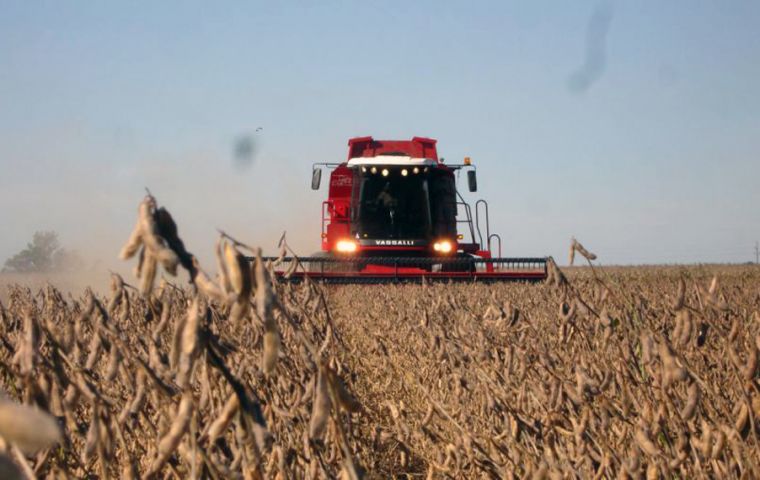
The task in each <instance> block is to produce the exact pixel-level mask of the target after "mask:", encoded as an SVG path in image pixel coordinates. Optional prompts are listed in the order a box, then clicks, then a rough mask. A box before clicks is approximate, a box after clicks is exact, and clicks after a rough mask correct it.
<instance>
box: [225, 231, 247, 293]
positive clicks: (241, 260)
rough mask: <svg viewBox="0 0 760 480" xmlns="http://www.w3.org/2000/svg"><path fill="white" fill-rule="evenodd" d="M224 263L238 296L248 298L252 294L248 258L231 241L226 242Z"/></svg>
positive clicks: (233, 289)
mask: <svg viewBox="0 0 760 480" xmlns="http://www.w3.org/2000/svg"><path fill="white" fill-rule="evenodd" d="M224 263H225V266H226V267H227V274H228V275H229V281H230V285H231V286H232V291H234V292H235V293H236V294H237V295H238V298H239V299H240V298H246V299H247V298H248V296H249V295H250V294H251V287H252V284H251V275H250V269H249V268H248V260H246V259H245V257H244V256H243V255H242V254H241V253H240V252H239V251H238V250H237V248H235V246H234V245H232V244H231V243H228V242H225V243H224Z"/></svg>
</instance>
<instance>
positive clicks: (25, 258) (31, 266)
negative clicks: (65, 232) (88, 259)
mask: <svg viewBox="0 0 760 480" xmlns="http://www.w3.org/2000/svg"><path fill="white" fill-rule="evenodd" d="M82 264H83V262H82V259H81V257H79V255H78V254H77V253H76V252H73V251H69V250H65V249H63V248H61V246H60V244H59V242H58V234H57V233H56V232H52V231H45V232H35V233H34V236H33V237H32V241H31V242H30V243H28V244H27V245H26V248H25V249H24V250H21V251H20V252H18V253H17V254H16V255H14V256H12V257H11V258H9V259H7V260H6V261H5V265H4V266H3V271H5V272H54V271H63V270H74V269H76V268H80V267H81V266H82Z"/></svg>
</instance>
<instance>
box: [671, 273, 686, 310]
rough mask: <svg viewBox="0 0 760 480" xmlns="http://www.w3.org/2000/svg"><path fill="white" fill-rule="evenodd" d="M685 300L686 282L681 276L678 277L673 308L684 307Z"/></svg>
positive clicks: (679, 308)
mask: <svg viewBox="0 0 760 480" xmlns="http://www.w3.org/2000/svg"><path fill="white" fill-rule="evenodd" d="M685 300H686V282H685V281H684V279H683V277H682V276H681V277H678V290H677V291H676V298H675V299H674V300H673V305H672V306H673V310H681V309H682V308H683V307H684V303H685Z"/></svg>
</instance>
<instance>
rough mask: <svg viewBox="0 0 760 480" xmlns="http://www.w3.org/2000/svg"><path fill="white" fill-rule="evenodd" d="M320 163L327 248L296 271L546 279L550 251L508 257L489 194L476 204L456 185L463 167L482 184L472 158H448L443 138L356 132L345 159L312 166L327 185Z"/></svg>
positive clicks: (336, 275) (351, 279)
mask: <svg viewBox="0 0 760 480" xmlns="http://www.w3.org/2000/svg"><path fill="white" fill-rule="evenodd" d="M323 168H327V169H328V170H329V171H330V179H329V186H328V195H327V200H325V201H323V202H322V231H321V239H322V242H321V247H322V248H321V252H319V253H318V254H315V255H312V256H311V257H306V258H301V259H300V260H301V265H302V266H303V267H304V269H305V270H304V269H301V270H297V271H295V272H291V273H289V274H288V275H287V277H288V278H290V279H291V280H300V279H302V278H303V277H304V276H309V277H311V278H312V279H314V280H321V281H326V282H342V283H380V282H396V281H421V280H422V279H423V278H425V279H429V280H478V281H502V280H542V279H544V278H546V259H545V258H502V257H501V237H499V235H497V234H495V233H491V230H490V225H489V219H488V203H486V201H485V200H478V201H477V202H476V203H475V205H474V208H473V206H472V205H470V204H469V203H468V202H466V201H465V199H464V197H463V196H462V195H461V193H460V192H459V191H458V190H457V187H456V177H457V173H458V172H460V171H464V172H466V176H467V186H468V189H469V191H470V192H475V191H477V177H476V170H475V166H474V165H473V164H472V162H471V161H470V159H469V158H465V159H464V162H463V163H461V164H450V163H445V162H444V161H443V159H442V158H439V157H438V150H437V148H436V140H433V139H431V138H423V137H414V138H412V139H411V140H375V139H374V138H372V137H358V138H352V139H350V140H349V141H348V158H347V159H346V161H345V162H341V163H315V164H314V165H313V168H312V179H311V188H312V189H313V190H319V188H320V184H321V179H322V171H323ZM494 248H496V251H494ZM494 254H496V256H494ZM291 260H292V259H286V261H291ZM285 271H286V270H283V271H281V272H279V273H280V275H282V276H285V273H284V272H285Z"/></svg>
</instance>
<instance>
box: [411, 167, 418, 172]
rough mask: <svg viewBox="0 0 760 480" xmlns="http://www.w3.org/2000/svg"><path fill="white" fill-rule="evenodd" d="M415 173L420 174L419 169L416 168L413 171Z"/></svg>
mask: <svg viewBox="0 0 760 480" xmlns="http://www.w3.org/2000/svg"><path fill="white" fill-rule="evenodd" d="M412 171H413V172H414V173H420V169H419V168H417V167H414V170H412Z"/></svg>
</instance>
